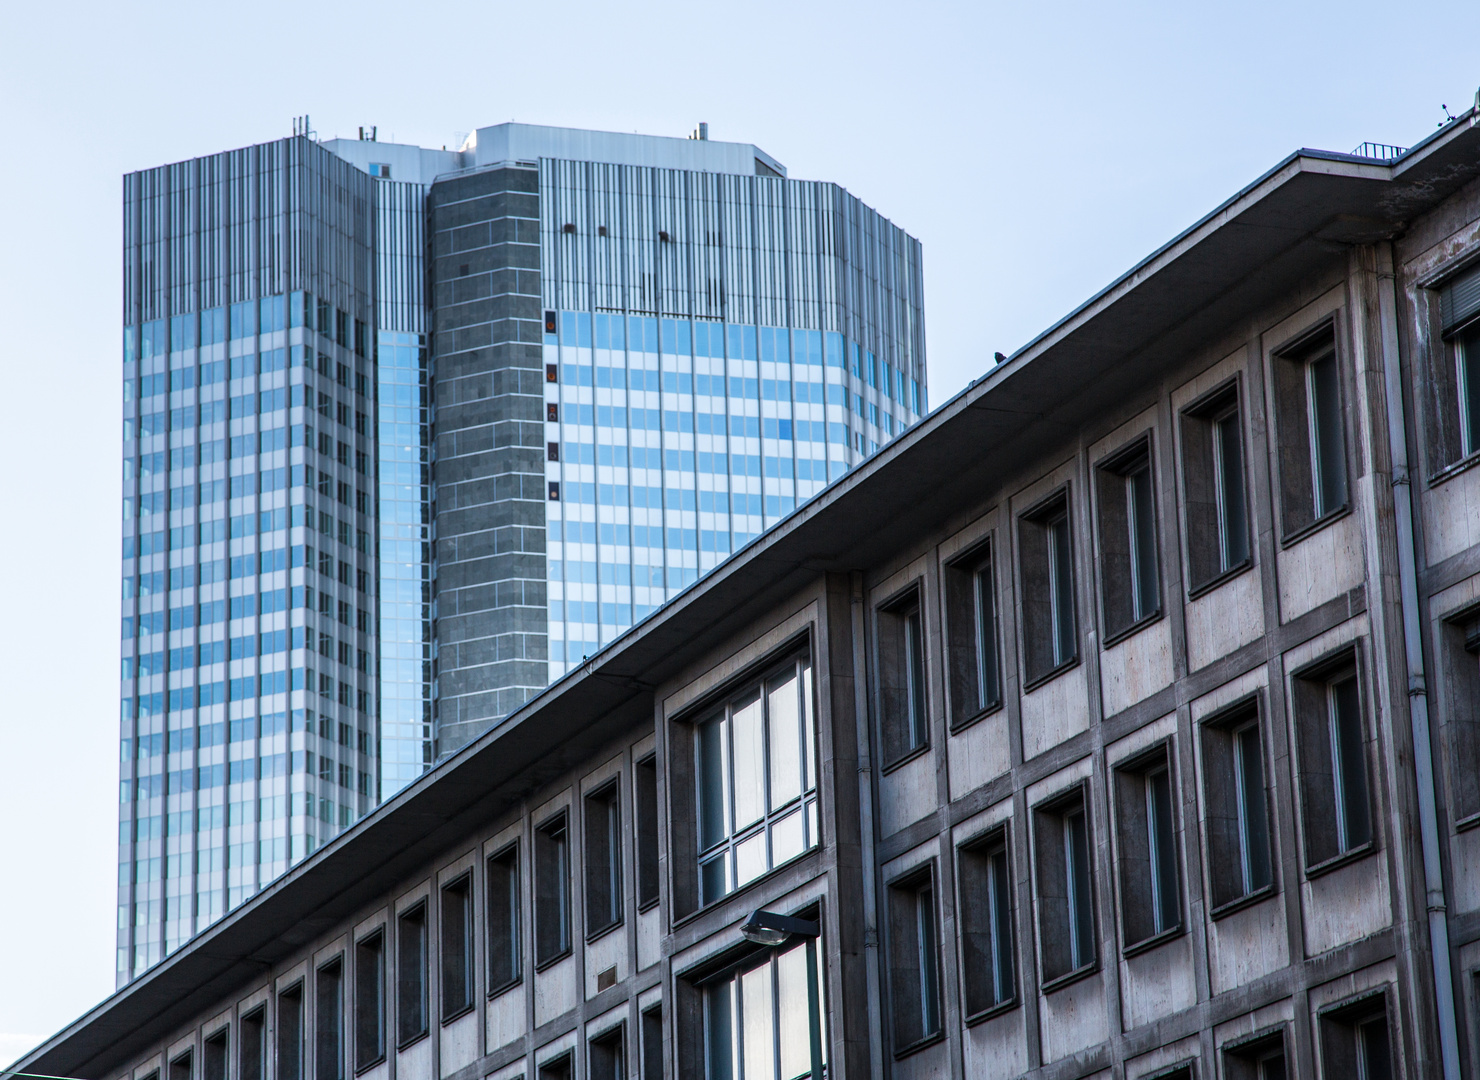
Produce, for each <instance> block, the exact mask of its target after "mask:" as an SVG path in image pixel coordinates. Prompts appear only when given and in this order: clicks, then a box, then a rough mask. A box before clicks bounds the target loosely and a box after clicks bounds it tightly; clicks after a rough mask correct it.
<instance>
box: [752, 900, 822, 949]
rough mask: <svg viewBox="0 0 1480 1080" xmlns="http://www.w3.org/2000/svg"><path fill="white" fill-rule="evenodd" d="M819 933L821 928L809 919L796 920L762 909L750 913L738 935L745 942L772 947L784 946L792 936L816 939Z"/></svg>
mask: <svg viewBox="0 0 1480 1080" xmlns="http://www.w3.org/2000/svg"><path fill="white" fill-rule="evenodd" d="M820 933H822V928H821V927H820V926H818V925H817V923H815V922H813V921H812V920H811V919H796V918H793V917H792V916H790V915H779V914H777V913H776V912H774V911H766V910H765V909H764V908H757V909H756V910H755V911H753V912H751V913H750V918H748V919H746V920H745V922H744V923H743V924H742V925H741V927H740V934H741V936H743V937H744V938H745V940H746V941H752V942H754V943H755V944H757V945H768V946H772V947H774V946H777V945H784V944H786V941H787V939H788V938H790V937H792V936H796V937H817V936H818V935H819V934H820Z"/></svg>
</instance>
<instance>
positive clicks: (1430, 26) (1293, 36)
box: [0, 0, 1480, 1062]
mask: <svg viewBox="0 0 1480 1080" xmlns="http://www.w3.org/2000/svg"><path fill="white" fill-rule="evenodd" d="M1415 12H1421V13H1422V16H1421V19H1417V18H1414V17H1413V15H1414V13H1415ZM3 22H4V27H5V29H4V32H3V34H0V102H3V103H4V106H3V116H4V121H5V122H4V129H3V131H0V327H3V331H0V374H3V383H0V385H3V386H4V393H3V394H0V461H3V462H4V468H3V470H0V508H3V511H4V517H3V521H4V523H5V527H4V528H3V529H0V612H3V615H4V618H3V619H0V880H3V881H4V882H5V884H6V886H7V887H6V888H3V889H0V926H3V927H5V928H6V929H5V933H4V935H3V939H0V1062H3V1061H8V1060H9V1059H10V1058H12V1057H13V1056H15V1054H17V1053H20V1052H22V1051H23V1050H25V1049H26V1048H28V1046H29V1045H30V1044H31V1043H33V1042H35V1041H37V1040H38V1039H39V1038H41V1037H44V1036H47V1035H50V1034H51V1033H53V1032H54V1031H56V1030H57V1029H59V1028H61V1027H62V1026H64V1025H65V1024H67V1023H68V1022H70V1021H71V1020H72V1019H74V1018H75V1017H76V1016H78V1015H79V1014H80V1013H82V1012H84V1011H85V1010H86V1009H87V1008H89V1007H90V1006H92V1005H93V1004H94V1003H95V1002H97V1001H98V1000H99V999H100V998H102V997H104V996H106V995H107V994H108V993H110V992H111V991H112V986H113V981H112V980H113V947H114V926H113V920H114V895H115V888H116V885H115V880H116V867H115V862H114V860H115V857H116V854H115V853H116V848H115V844H116V837H117V803H116V799H117V791H118V786H117V760H116V759H117V756H118V752H117V720H116V717H117V715H118V706H117V703H116V702H117V696H118V680H117V675H118V667H119V663H118V640H117V638H118V618H117V616H118V595H119V589H118V571H119V568H118V553H119V544H118V536H119V526H118V520H119V503H118V498H119V476H120V468H119V437H120V431H119V422H118V415H119V404H118V403H119V396H120V391H119V385H120V383H119V374H118V371H119V359H118V358H119V317H118V313H119V305H120V298H119V264H120V228H119V219H120V210H119V199H120V191H121V182H120V176H121V175H122V174H123V173H124V172H127V171H129V170H132V169H137V168H144V167H147V166H151V165H158V164H162V163H164V162H169V161H175V160H179V159H182V158H188V157H191V156H194V155H197V154H204V153H210V152H213V151H218V150H225V149H229V148H231V147H236V146H241V145H245V144H248V143H253V142H260V141H263V140H267V139H272V138H277V137H280V136H283V135H287V134H289V133H290V130H291V128H290V124H291V118H292V117H294V116H296V115H299V114H302V113H309V114H310V115H311V116H312V117H313V122H314V127H315V128H316V129H317V130H318V131H319V132H320V134H321V135H325V136H330V135H334V134H336V133H337V134H341V135H353V134H354V132H355V129H356V128H357V127H358V126H359V125H361V124H366V125H369V124H375V125H378V127H379V130H380V135H381V137H382V138H383V139H391V138H394V139H396V140H398V141H403V142H420V143H423V144H425V145H434V146H440V145H442V144H444V143H447V144H452V143H454V142H455V141H456V140H457V139H458V138H460V137H461V135H462V133H464V132H467V131H469V130H471V129H473V128H475V127H478V126H482V125H486V124H492V123H498V122H500V121H503V120H509V119H517V120H522V121H528V122H532V123H546V124H559V125H567V126H574V127H592V128H605V129H610V130H617V131H633V130H637V131H642V132H644V133H650V134H667V135H684V134H687V133H688V131H689V130H690V129H691V128H692V127H693V125H694V123H695V122H697V121H699V120H705V121H707V122H708V123H709V130H710V134H711V137H712V138H717V139H734V140H741V141H747V142H754V143H756V144H758V145H759V146H761V147H763V148H765V149H766V150H767V151H769V152H770V153H771V154H773V155H775V156H776V157H778V158H779V159H780V160H781V161H783V162H784V163H785V164H786V165H787V167H788V169H789V170H790V174H791V175H792V176H795V177H802V178H809V179H826V180H834V181H837V182H839V183H841V184H843V185H845V186H846V187H847V188H848V189H849V190H850V191H852V192H853V193H854V194H856V195H858V196H859V197H860V198H862V199H864V200H865V201H866V202H868V203H870V204H871V205H872V206H874V207H876V208H877V209H878V210H879V211H880V212H882V213H884V214H886V215H887V216H889V217H890V218H892V219H893V220H894V221H896V222H897V223H899V224H900V225H901V226H903V227H904V228H905V229H907V230H908V231H909V232H911V233H913V234H914V235H915V236H917V237H919V238H920V240H921V241H922V242H923V243H924V248H925V282H926V288H925V312H926V328H927V337H928V353H929V369H930V383H931V395H930V399H931V402H932V403H933V404H939V403H940V402H941V401H944V400H945V399H946V398H947V397H949V396H950V395H951V394H953V393H955V392H956V391H957V390H959V389H960V388H961V387H962V386H964V385H965V384H966V383H967V382H968V381H970V379H971V378H973V377H974V376H975V375H978V374H980V373H981V372H982V371H983V370H985V368H986V367H987V366H988V364H989V362H990V357H991V355H992V353H993V351H995V350H1001V351H1003V352H1008V353H1010V352H1012V351H1013V349H1015V348H1017V347H1018V346H1020V345H1022V344H1023V343H1024V342H1025V341H1027V340H1028V339H1030V338H1031V337H1033V336H1034V335H1035V334H1036V333H1037V332H1038V331H1040V330H1042V329H1043V328H1045V327H1046V326H1048V325H1049V324H1051V323H1053V322H1054V321H1055V320H1057V319H1058V318H1059V317H1061V316H1062V315H1063V314H1065V313H1066V312H1068V311H1069V310H1071V309H1072V308H1073V307H1075V306H1077V305H1078V304H1079V303H1081V302H1082V301H1083V300H1085V299H1086V298H1087V297H1089V296H1090V295H1091V294H1093V293H1094V292H1096V291H1097V290H1099V289H1100V288H1101V287H1103V286H1104V285H1106V284H1107V283H1109V282H1110V281H1111V280H1113V279H1114V278H1115V277H1116V276H1118V275H1119V274H1120V273H1122V272H1123V271H1124V270H1126V269H1127V268H1129V267H1130V266H1131V265H1132V264H1134V263H1135V262H1136V261H1138V260H1139V259H1140V258H1142V257H1143V256H1144V255H1146V254H1147V253H1148V252H1150V251H1151V250H1153V249H1154V248H1156V247H1158V246H1160V245H1161V244H1162V243H1163V242H1165V241H1166V240H1167V239H1169V238H1170V237H1172V236H1173V235H1175V234H1176V233H1177V232H1179V231H1181V230H1182V229H1183V228H1185V227H1186V226H1188V225H1189V224H1191V223H1192V222H1193V221H1195V220H1197V219H1198V218H1199V217H1201V216H1202V215H1203V214H1204V213H1206V212H1207V211H1208V210H1210V209H1212V208H1213V207H1214V206H1216V205H1217V204H1218V203H1220V202H1222V201H1223V200H1224V199H1225V198H1227V197H1228V196H1229V195H1231V194H1232V193H1233V192H1235V191H1236V190H1238V189H1239V188H1241V187H1242V186H1244V185H1245V184H1246V183H1248V182H1249V181H1250V180H1252V179H1254V178H1255V177H1257V176H1258V175H1259V174H1261V173H1262V172H1264V171H1265V170H1266V169H1268V168H1269V167H1270V166H1272V165H1273V164H1275V163H1276V162H1277V161H1279V160H1280V159H1281V158H1283V157H1284V156H1285V155H1286V154H1288V153H1289V152H1290V151H1292V150H1294V149H1296V148H1298V147H1300V146H1311V147H1319V148H1323V149H1330V150H1350V149H1351V148H1352V147H1354V146H1355V145H1357V144H1358V143H1360V142H1362V141H1363V140H1372V141H1377V142H1390V143H1400V144H1409V143H1412V142H1415V141H1417V140H1418V139H1420V138H1422V137H1423V136H1425V135H1427V134H1428V133H1429V132H1430V131H1432V130H1433V129H1434V128H1435V126H1436V124H1437V123H1438V121H1440V120H1441V119H1442V117H1443V114H1442V113H1441V111H1440V105H1441V103H1446V104H1448V106H1449V107H1450V109H1451V110H1452V111H1454V112H1460V111H1462V110H1463V109H1465V108H1467V107H1468V106H1469V105H1470V104H1471V102H1472V101H1473V100H1474V97H1475V91H1476V86H1477V84H1480V64H1477V63H1474V62H1473V61H1471V60H1469V58H1470V57H1472V56H1473V55H1474V49H1473V42H1475V41H1476V40H1477V38H1480V33H1477V31H1480V4H1476V3H1475V2H1474V0H1467V2H1452V0H1438V2H1432V3H1427V4H1425V5H1423V6H1422V7H1421V8H1417V9H1415V8H1410V7H1407V6H1406V5H1400V4H1393V3H1389V4H1376V3H1363V2H1348V3H1334V2H1329V3H1303V4H1302V3H1290V2H1282V3H1268V2H1258V3H1249V4H1242V5H1238V6H1234V5H1214V4H1187V3H1185V2H1182V3H1121V4H1115V5H1109V4H1080V3H1064V4H1023V3H1015V4H1005V3H976V4H969V3H939V2H923V0H916V2H915V3H912V4H908V5H905V4H898V3H895V4H883V3H871V2H859V0H854V2H851V3H806V2H798V0H787V2H782V3H777V2H773V0H747V2H746V3H744V4H713V3H696V2H690V3H643V2H633V3H627V4H622V5H615V4H597V3H585V4H583V3H561V2H556V0H547V2H545V3H542V4H537V5H536V4H527V3H526V4H517V5H515V4H504V3H498V2H493V3H489V2H486V0H485V2H480V3H444V4H436V3H424V4H407V3H396V4H389V3H383V2H379V0H363V2H359V3H354V4H307V3H302V2H294V3H283V2H281V0H254V2H253V3H252V4H251V5H226V4H211V5H206V4H200V3H156V2H149V0H142V2H134V3H128V4H101V3H97V2H94V3H92V4H83V5H63V4H55V3H52V4H38V3H30V4H22V3H12V4H10V5H9V6H8V7H7V8H6V9H5V13H4V16H3Z"/></svg>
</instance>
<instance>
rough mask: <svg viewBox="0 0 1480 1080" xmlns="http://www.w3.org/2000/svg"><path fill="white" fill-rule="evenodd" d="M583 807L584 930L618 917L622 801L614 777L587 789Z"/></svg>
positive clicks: (613, 921) (593, 929)
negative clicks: (584, 847) (593, 788)
mask: <svg viewBox="0 0 1480 1080" xmlns="http://www.w3.org/2000/svg"><path fill="white" fill-rule="evenodd" d="M583 801H584V803H585V808H586V821H585V825H586V867H585V870H586V872H585V879H586V933H587V934H596V933H600V932H601V931H603V930H606V929H609V928H610V927H613V926H616V925H617V924H618V923H620V922H621V921H622V801H621V798H620V794H619V789H618V786H617V783H616V781H612V782H611V783H609V784H605V785H603V786H602V787H600V788H599V789H597V790H596V791H593V792H590V793H588V794H587V795H586V797H585V799H584V800H583Z"/></svg>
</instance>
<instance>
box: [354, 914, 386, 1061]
mask: <svg viewBox="0 0 1480 1080" xmlns="http://www.w3.org/2000/svg"><path fill="white" fill-rule="evenodd" d="M383 1057H385V933H384V932H383V931H381V930H377V931H375V932H374V933H373V934H370V935H368V936H367V937H364V938H362V939H361V940H360V941H358V942H356V943H355V1068H356V1069H363V1068H366V1067H367V1066H370V1065H373V1064H375V1063H376V1062H377V1061H379V1060H380V1059H381V1058H383Z"/></svg>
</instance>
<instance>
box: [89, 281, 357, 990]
mask: <svg viewBox="0 0 1480 1080" xmlns="http://www.w3.org/2000/svg"><path fill="white" fill-rule="evenodd" d="M360 326H363V324H360V323H357V322H356V321H355V320H353V319H351V318H350V317H349V316H348V315H347V313H345V312H343V311H340V310H338V309H336V308H334V307H333V305H331V304H330V303H328V302H326V301H323V300H320V299H318V298H316V297H313V296H311V295H309V294H307V293H304V292H295V293H292V294H288V295H278V296H269V297H264V298H262V299H260V300H252V301H246V302H240V303H235V304H231V305H227V306H223V307H219V308H214V309H210V310H207V311H203V312H199V313H190V314H180V315H174V316H171V317H170V318H168V319H157V320H153V321H150V322H145V323H142V324H137V325H133V326H129V327H126V328H125V332H124V373H123V374H124V394H123V397H124V410H125V415H124V503H123V533H124V536H123V552H122V553H123V586H122V600H123V615H122V627H121V629H122V638H123V645H122V654H123V662H122V665H121V671H120V674H121V677H122V685H121V715H120V725H121V729H122V730H121V733H120V748H121V754H120V758H121V761H120V766H121V770H120V771H121V781H122V782H121V784H120V791H119V798H120V803H121V810H122V812H121V814H120V821H121V826H120V831H119V868H120V873H119V886H120V888H119V923H118V932H119V952H118V962H117V975H118V978H119V981H120V982H122V981H124V980H126V979H127V978H129V977H132V976H134V975H137V974H138V973H139V972H140V971H142V970H143V969H145V968H147V967H149V966H151V965H153V964H155V963H157V962H158V961H159V960H161V959H162V958H163V957H164V956H165V955H167V954H168V953H170V952H172V951H173V950H174V949H176V948H178V947H179V946H180V945H181V944H182V943H183V942H184V941H185V940H187V939H188V938H190V937H191V936H192V935H193V934H194V933H196V932H197V931H199V930H200V929H203V928H204V927H205V926H207V925H209V924H210V923H212V922H214V921H215V920H216V919H218V918H220V916H221V915H222V914H224V913H225V912H226V911H227V910H229V909H230V908H232V907H235V906H236V905H238V904H240V903H241V902H242V901H243V900H245V899H246V898H247V897H249V896H251V895H252V894H253V893H255V892H256V891H257V890H258V889H259V888H261V886H262V885H263V884H265V883H266V882H267V881H269V880H271V879H272V878H274V877H276V876H277V875H278V874H281V873H282V872H283V871H285V870H286V869H287V867H288V866H289V865H290V863H292V862H295V861H297V860H299V859H302V858H303V857H305V856H306V855H307V854H308V853H309V852H311V851H312V850H314V848H315V847H316V846H317V845H318V844H320V843H322V842H323V841H324V840H325V839H327V838H328V837H329V836H332V835H334V834H335V833H336V832H338V831H339V830H340V829H341V828H343V827H344V826H345V825H348V824H349V823H350V822H351V821H353V820H354V819H355V818H356V817H358V816H359V814H360V813H362V812H363V811H364V810H366V809H368V807H369V805H370V800H371V798H372V797H373V795H374V793H375V785H374V777H373V771H372V770H373V768H374V765H373V761H374V746H373V744H372V742H371V733H372V732H373V723H372V721H371V718H372V717H373V716H374V694H373V690H372V688H371V685H370V682H369V673H370V671H371V670H372V668H371V665H370V657H371V655H372V650H373V644H372V643H373V631H374V624H373V620H372V611H373V604H374V595H375V589H374V584H373V581H372V579H371V576H370V570H369V568H370V566H371V559H372V558H373V548H372V545H371V543H370V537H371V533H370V529H371V527H372V522H373V521H374V513H373V511H374V507H373V504H372V501H371V499H370V496H369V493H370V491H371V490H372V489H371V484H372V483H373V469H372V468H371V461H370V457H369V455H368V452H367V448H368V447H369V446H370V445H371V440H372V438H373V436H372V434H371V432H370V431H369V425H368V412H369V406H368V405H367V404H366V402H367V401H368V400H370V398H369V396H368V395H369V393H370V387H369V383H368V376H367V374H366V372H367V369H368V366H369V363H370V361H369V358H367V357H365V356H363V355H359V353H360V352H363V348H361V349H359V350H357V349H356V342H357V341H359V342H360V343H361V344H363V341H362V338H363V330H357V327H360ZM357 334H358V335H359V336H356V335H357Z"/></svg>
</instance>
